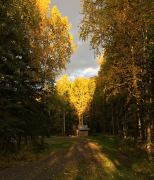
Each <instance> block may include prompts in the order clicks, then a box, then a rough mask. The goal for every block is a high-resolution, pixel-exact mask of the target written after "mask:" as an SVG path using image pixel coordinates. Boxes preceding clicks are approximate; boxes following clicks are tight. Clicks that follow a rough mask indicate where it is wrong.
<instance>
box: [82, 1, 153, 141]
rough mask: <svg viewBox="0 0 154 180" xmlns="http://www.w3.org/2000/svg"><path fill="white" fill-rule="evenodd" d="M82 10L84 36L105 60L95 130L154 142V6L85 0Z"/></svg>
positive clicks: (95, 104)
mask: <svg viewBox="0 0 154 180" xmlns="http://www.w3.org/2000/svg"><path fill="white" fill-rule="evenodd" d="M82 10H83V19H82V21H81V26H80V36H81V38H82V39H83V40H87V39H88V38H89V39H90V42H91V47H92V48H93V49H95V51H96V53H97V54H102V55H101V58H102V57H103V61H102V63H101V68H100V72H99V75H98V78H97V81H96V82H97V83H96V84H97V85H96V91H95V95H94V100H93V108H94V109H93V111H94V112H95V115H94V117H93V118H94V119H93V121H94V124H95V128H94V129H95V130H97V131H98V130H99V131H103V132H106V133H112V134H114V135H120V136H123V137H130V136H131V137H134V138H135V139H138V138H139V139H142V140H145V139H147V140H148V141H151V140H152V138H153V132H154V120H153V112H152V107H153V101H152V99H153V93H152V92H153V91H152V89H153V71H152V69H153V52H154V46H153V28H152V27H153V20H152V1H143V0H135V1H126V0H119V1H116V0H103V1H102V0H98V1H95V0H83V9H82ZM100 62H101V61H100Z"/></svg>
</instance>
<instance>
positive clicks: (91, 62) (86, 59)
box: [51, 0, 99, 80]
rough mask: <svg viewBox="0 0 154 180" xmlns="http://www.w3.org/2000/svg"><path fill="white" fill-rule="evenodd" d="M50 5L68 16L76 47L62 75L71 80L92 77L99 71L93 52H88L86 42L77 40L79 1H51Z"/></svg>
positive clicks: (79, 19)
mask: <svg viewBox="0 0 154 180" xmlns="http://www.w3.org/2000/svg"><path fill="white" fill-rule="evenodd" d="M51 5H52V6H53V5H56V6H57V7H58V9H59V10H60V12H61V14H62V15H63V16H68V20H69V22H70V23H71V24H72V29H71V33H72V35H73V37H74V42H75V44H76V45H77V50H76V52H75V53H74V54H73V55H72V57H71V59H70V63H69V64H68V65H67V67H66V70H65V71H64V72H63V73H62V74H68V75H69V77H70V79H71V80H74V79H75V78H76V77H83V76H84V77H92V76H95V75H96V74H97V72H98V70H99V67H98V64H97V61H96V58H95V57H94V51H93V50H90V45H89V43H88V42H83V41H81V40H80V39H79V25H80V21H81V19H82V15H81V8H80V0H52V3H51Z"/></svg>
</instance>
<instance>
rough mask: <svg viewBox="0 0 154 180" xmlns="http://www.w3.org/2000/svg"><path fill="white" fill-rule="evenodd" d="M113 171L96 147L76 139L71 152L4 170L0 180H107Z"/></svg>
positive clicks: (61, 152) (57, 153)
mask: <svg viewBox="0 0 154 180" xmlns="http://www.w3.org/2000/svg"><path fill="white" fill-rule="evenodd" d="M112 170H114V165H113V164H112V163H110V162H108V159H107V158H106V157H105V156H104V155H103V154H102V152H101V150H100V148H99V146H98V145H97V144H96V143H93V142H91V141H90V140H88V139H77V140H76V142H75V143H74V144H73V145H72V146H71V147H70V148H69V149H65V150H64V151H59V152H56V153H51V154H50V155H49V156H48V157H47V158H46V159H44V160H41V161H39V162H33V163H28V164H26V165H22V166H17V167H13V168H8V169H4V170H1V171H0V180H47V179H48V180H49V179H50V180H81V179H86V180H95V179H96V180H98V179H105V180H106V179H110V178H108V173H109V172H110V171H112ZM111 179H112V178H111Z"/></svg>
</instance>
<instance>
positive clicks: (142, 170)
mask: <svg viewBox="0 0 154 180" xmlns="http://www.w3.org/2000/svg"><path fill="white" fill-rule="evenodd" d="M89 139H90V140H92V141H93V142H94V143H97V144H98V146H99V147H100V149H101V152H102V154H103V155H104V156H105V157H106V159H107V161H108V162H110V164H112V165H113V166H114V167H115V168H114V171H112V172H107V173H108V175H109V176H110V177H112V178H111V179H115V180H120V179H125V180H127V179H128V180H129V179H130V180H138V179H141V180H142V179H143V180H147V179H148V180H152V179H154V162H150V161H149V160H148V157H147V153H146V152H145V151H144V150H143V149H142V148H140V147H139V146H137V145H136V144H135V143H133V142H132V141H130V140H121V139H119V138H117V137H114V136H107V135H106V136H105V135H104V136H102V135H98V136H93V137H89ZM108 162H106V163H108Z"/></svg>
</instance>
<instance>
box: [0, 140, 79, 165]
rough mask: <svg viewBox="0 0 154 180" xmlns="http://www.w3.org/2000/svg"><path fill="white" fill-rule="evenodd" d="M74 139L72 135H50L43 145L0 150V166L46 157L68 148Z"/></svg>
mask: <svg viewBox="0 0 154 180" xmlns="http://www.w3.org/2000/svg"><path fill="white" fill-rule="evenodd" d="M75 141H76V138H73V137H50V138H46V139H45V143H44V145H41V146H33V145H27V146H22V147H21V150H20V151H19V152H16V153H4V152H0V168H7V167H12V166H16V165H18V164H22V163H26V162H32V161H37V160H40V159H43V158H46V157H47V156H48V155H49V154H51V153H54V152H57V151H63V150H65V149H68V148H69V147H71V146H72V144H73V143H74V142H75Z"/></svg>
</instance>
